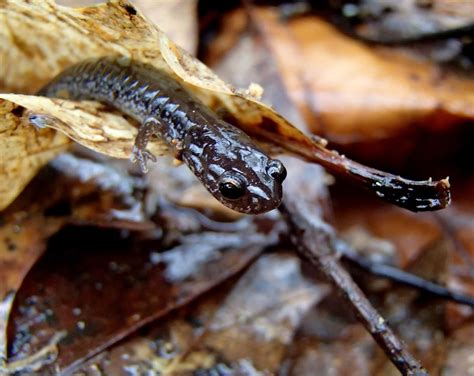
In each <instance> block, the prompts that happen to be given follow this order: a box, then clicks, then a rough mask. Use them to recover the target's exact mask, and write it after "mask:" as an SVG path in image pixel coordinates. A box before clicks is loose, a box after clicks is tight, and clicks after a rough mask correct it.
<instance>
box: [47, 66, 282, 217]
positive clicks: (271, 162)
mask: <svg viewBox="0 0 474 376" xmlns="http://www.w3.org/2000/svg"><path fill="white" fill-rule="evenodd" d="M39 95H44V96H48V97H55V98H64V99H73V100H81V99H90V100H97V101H100V102H104V103H107V104H109V105H111V106H113V107H115V108H117V109H118V110H120V111H122V112H124V113H126V114H128V115H129V116H131V117H133V118H134V119H136V120H137V121H138V122H140V123H141V126H140V128H139V131H138V135H137V137H136V139H135V144H134V147H133V151H132V157H131V158H132V160H134V161H137V162H139V163H140V165H141V167H142V170H144V171H146V168H147V167H146V166H147V161H148V160H155V156H154V155H153V154H151V153H150V152H149V151H147V150H146V146H147V144H148V142H149V140H150V138H151V137H152V136H153V135H156V136H158V137H160V138H161V139H162V140H163V141H164V142H165V143H166V144H167V145H168V147H169V148H170V149H171V150H172V151H173V152H174V155H175V157H176V158H177V159H179V160H182V161H183V162H184V163H186V164H187V165H188V167H189V168H190V169H191V171H192V172H193V173H194V174H195V175H196V176H197V177H198V179H199V180H200V181H201V182H202V184H203V185H204V186H205V187H206V188H207V189H208V190H209V192H211V193H212V194H213V195H214V197H216V198H217V199H218V200H219V201H220V202H222V203H223V204H224V205H226V206H228V207H230V208H231V209H234V210H236V211H239V212H243V213H248V214H259V213H263V212H266V211H269V210H272V209H275V208H277V207H278V206H279V205H280V203H281V197H282V182H283V180H284V179H285V177H286V170H285V167H284V166H283V164H282V163H281V162H280V161H279V160H277V159H272V158H270V157H269V156H267V155H266V154H265V153H264V152H263V151H262V150H260V149H259V148H258V147H257V146H256V145H255V144H254V143H253V142H252V140H251V139H250V138H249V137H248V136H247V135H246V134H245V133H244V132H243V131H241V130H240V129H239V128H237V127H235V126H233V125H231V124H229V123H227V122H225V121H223V120H222V119H220V118H219V117H218V116H217V115H216V114H215V113H214V112H212V111H211V110H210V109H209V108H208V107H207V106H205V105H204V104H203V103H202V102H200V100H199V99H198V98H196V97H195V96H194V95H193V94H192V93H190V92H189V91H188V90H187V89H186V88H185V87H184V86H183V85H181V84H180V83H179V82H178V81H176V80H175V79H174V78H172V77H171V76H169V75H168V74H166V73H165V72H162V71H159V70H157V69H156V68H153V67H150V66H147V65H145V64H142V63H138V62H134V61H132V60H129V59H126V58H111V57H106V58H100V59H94V60H86V61H83V62H81V63H79V64H76V65H74V66H72V67H70V68H68V69H66V70H65V71H63V72H62V73H60V74H59V75H58V76H57V77H56V78H54V79H53V80H52V81H51V82H50V83H49V84H48V85H46V86H45V87H44V88H43V89H42V90H41V91H40V92H39Z"/></svg>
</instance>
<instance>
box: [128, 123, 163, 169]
mask: <svg viewBox="0 0 474 376" xmlns="http://www.w3.org/2000/svg"><path fill="white" fill-rule="evenodd" d="M161 129H162V124H161V122H160V121H159V120H158V119H156V118H153V117H151V118H148V119H146V120H145V121H144V122H143V124H142V125H141V126H140V128H139V129H138V134H137V137H136V138H135V144H134V145H133V149H132V155H131V157H130V160H131V161H132V162H133V163H135V162H138V163H139V164H140V168H141V170H142V171H143V172H144V173H145V172H148V167H147V163H148V161H149V160H151V161H152V162H156V157H155V156H154V155H153V154H152V153H151V152H150V151H148V150H146V147H147V145H148V142H149V141H150V138H151V136H153V135H157V136H161Z"/></svg>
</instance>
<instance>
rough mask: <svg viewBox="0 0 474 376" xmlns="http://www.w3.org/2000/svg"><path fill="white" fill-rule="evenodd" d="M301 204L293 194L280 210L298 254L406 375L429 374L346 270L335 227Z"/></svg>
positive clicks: (286, 199) (288, 196) (287, 198)
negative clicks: (336, 246) (336, 245)
mask: <svg viewBox="0 0 474 376" xmlns="http://www.w3.org/2000/svg"><path fill="white" fill-rule="evenodd" d="M298 200H299V202H298ZM301 201H303V200H301V198H298V197H295V196H294V195H291V194H290V195H287V196H286V197H285V199H284V203H283V204H282V205H281V207H280V211H281V212H282V214H283V216H284V217H285V219H286V221H287V223H288V225H289V227H290V238H291V241H292V242H293V244H294V245H295V247H296V249H297V251H298V253H299V254H300V255H301V256H302V257H304V258H306V259H308V260H309V261H310V262H311V264H313V265H314V266H315V267H317V268H318V269H319V270H321V271H322V272H323V274H324V276H325V277H326V278H327V279H328V280H329V281H331V282H332V283H333V284H334V285H335V286H336V288H337V290H338V291H340V292H342V296H343V297H344V299H345V301H346V302H347V303H348V304H349V305H350V306H351V308H352V310H353V311H354V313H355V315H356V317H357V319H358V320H359V321H360V322H361V323H362V324H363V325H364V327H365V328H366V329H367V330H368V331H369V333H370V334H371V335H372V337H373V338H374V339H375V341H376V342H377V343H378V344H379V346H380V347H381V348H382V349H383V350H384V351H385V353H386V354H387V356H388V357H389V358H390V360H391V361H392V362H393V364H394V365H395V366H396V367H397V368H398V369H399V370H400V372H401V373H402V374H403V375H417V376H418V375H420V376H421V375H428V373H427V371H426V370H425V369H424V368H423V367H422V366H421V364H420V363H419V362H418V361H417V360H416V359H415V358H414V357H413V355H411V354H410V352H408V350H407V349H406V348H405V346H404V345H403V343H402V342H401V341H400V340H399V339H398V337H397V336H396V335H395V333H393V331H392V330H391V329H390V327H389V326H388V325H387V323H386V321H385V319H384V318H383V317H382V316H380V314H379V313H378V312H377V311H376V310H375V309H374V308H373V307H372V305H371V303H370V302H369V300H368V299H367V298H366V297H365V295H364V293H363V292H362V291H361V290H360V288H359V287H358V286H357V285H356V284H355V282H354V281H353V280H352V278H351V276H350V275H349V273H348V272H347V271H346V270H345V269H344V268H343V267H342V265H341V263H340V262H339V260H338V256H337V254H336V252H335V251H334V244H333V238H334V236H333V231H332V228H330V227H329V225H327V224H326V223H324V222H323V221H322V220H320V219H319V218H317V217H316V218H315V216H314V214H313V215H311V211H308V206H311V205H305V206H303V205H302V203H301Z"/></svg>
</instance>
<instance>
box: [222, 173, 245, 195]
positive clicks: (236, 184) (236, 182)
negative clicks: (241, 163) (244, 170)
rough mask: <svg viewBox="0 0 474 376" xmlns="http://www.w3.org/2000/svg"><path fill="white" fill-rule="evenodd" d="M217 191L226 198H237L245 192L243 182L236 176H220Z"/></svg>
mask: <svg viewBox="0 0 474 376" xmlns="http://www.w3.org/2000/svg"><path fill="white" fill-rule="evenodd" d="M219 191H220V192H221V194H222V196H224V197H225V198H226V199H228V200H237V199H239V198H241V197H242V196H243V195H244V194H245V183H244V182H243V181H242V180H241V179H239V178H238V177H227V176H226V177H221V179H220V181H219Z"/></svg>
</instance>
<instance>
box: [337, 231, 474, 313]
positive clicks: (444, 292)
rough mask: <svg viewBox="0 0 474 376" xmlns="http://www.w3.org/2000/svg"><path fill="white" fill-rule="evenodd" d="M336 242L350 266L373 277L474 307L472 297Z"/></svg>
mask: <svg viewBox="0 0 474 376" xmlns="http://www.w3.org/2000/svg"><path fill="white" fill-rule="evenodd" d="M335 241H336V247H337V250H338V252H339V253H341V254H342V258H343V260H346V261H348V262H349V263H350V264H353V265H355V266H357V267H359V268H360V269H362V270H365V271H366V272H368V273H370V274H372V275H375V276H378V277H382V278H387V279H390V280H392V281H395V282H398V283H400V284H403V285H405V286H409V287H413V288H416V289H418V290H420V291H422V292H425V293H428V294H430V295H433V296H435V297H438V298H442V299H447V300H451V301H453V302H456V303H459V304H466V305H468V306H471V307H474V297H472V296H469V295H465V294H462V293H459V292H456V291H451V290H450V289H448V288H446V287H444V286H441V285H439V284H437V283H434V282H431V281H428V280H426V279H424V278H422V277H419V276H417V275H414V274H412V273H408V272H406V271H404V270H401V269H398V268H396V267H394V266H391V265H385V264H380V263H376V262H373V261H371V260H369V259H367V258H366V257H363V256H361V255H359V254H358V253H357V252H356V251H354V250H353V249H352V248H351V247H350V246H349V245H348V244H347V243H345V242H344V241H342V240H338V239H336V240H335Z"/></svg>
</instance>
